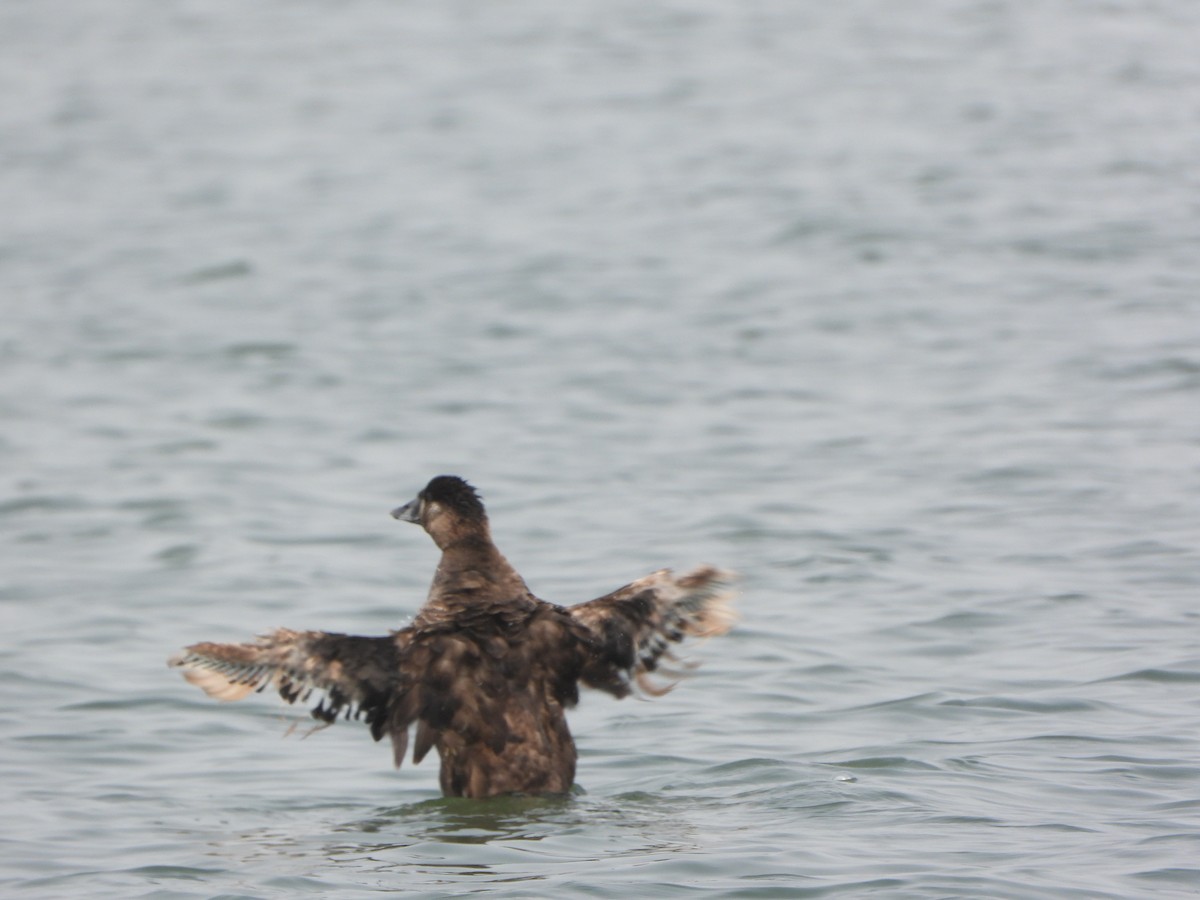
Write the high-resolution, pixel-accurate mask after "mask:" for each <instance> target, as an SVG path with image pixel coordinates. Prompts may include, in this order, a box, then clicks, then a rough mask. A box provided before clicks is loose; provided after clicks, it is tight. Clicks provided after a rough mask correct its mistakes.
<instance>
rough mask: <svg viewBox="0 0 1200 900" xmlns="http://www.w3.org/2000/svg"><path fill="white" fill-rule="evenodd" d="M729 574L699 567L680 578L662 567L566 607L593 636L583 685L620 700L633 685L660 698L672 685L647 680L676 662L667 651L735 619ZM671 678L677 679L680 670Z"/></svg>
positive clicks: (721, 628) (727, 625)
mask: <svg viewBox="0 0 1200 900" xmlns="http://www.w3.org/2000/svg"><path fill="white" fill-rule="evenodd" d="M733 582H734V575H733V573H732V572H729V571H726V570H723V569H718V568H715V567H713V566H701V567H700V568H698V569H694V570H693V571H691V572H689V573H687V574H686V575H682V576H675V575H674V574H673V573H672V572H671V570H670V569H662V570H660V571H658V572H654V573H653V574H651V575H647V576H646V577H645V578H640V579H638V580H637V581H635V582H633V583H631V584H627V585H625V587H623V588H620V589H618V590H616V591H613V592H612V593H611V594H607V595H605V596H604V597H600V598H598V599H596V600H591V601H589V602H587V603H581V604H579V605H578V606H573V607H571V608H570V609H569V612H570V614H571V617H572V618H573V619H574V620H575V621H576V622H579V623H580V624H582V625H584V626H585V627H586V628H587V629H588V630H589V631H590V632H591V634H592V636H593V639H594V641H595V650H594V652H593V653H592V656H591V659H590V660H589V662H588V664H587V665H586V666H585V667H584V670H583V675H582V677H583V681H584V683H585V684H587V685H588V686H589V687H594V688H599V689H601V690H605V691H608V692H609V693H612V694H615V695H616V696H618V697H623V696H625V695H627V694H629V693H630V690H631V688H630V685H631V683H632V684H636V685H637V686H638V688H640V689H641V690H642V691H644V692H645V693H647V694H651V695H655V696H657V695H661V694H664V693H666V692H667V691H669V690H670V689H671V685H667V686H665V687H664V686H658V685H655V684H654V683H653V682H652V681H651V680H650V679H649V678H648V677H647V676H648V675H649V674H650V673H651V672H653V671H655V670H656V669H657V668H658V667H659V662H660V660H663V659H666V660H668V661H675V662H678V660H677V659H676V658H675V657H674V656H673V655H672V654H671V653H670V652H669V647H670V645H671V644H673V643H679V642H681V641H683V640H684V639H685V638H689V637H694V638H710V637H715V636H717V635H721V634H725V633H726V632H727V631H729V629H730V628H732V627H733V624H734V622H735V621H737V614H736V612H734V609H733V606H732V601H733V591H732V586H733ZM670 674H673V675H678V674H679V673H678V672H672V673H670Z"/></svg>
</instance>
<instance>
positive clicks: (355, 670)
mask: <svg viewBox="0 0 1200 900" xmlns="http://www.w3.org/2000/svg"><path fill="white" fill-rule="evenodd" d="M407 640H408V635H407V634H406V632H404V631H401V632H397V633H396V634H393V635H390V636H389V637H355V636H352V635H345V634H330V633H327V632H323V631H292V630H291V629H287V628H280V629H278V630H276V631H273V632H271V633H269V634H264V635H262V636H260V637H259V638H258V639H257V640H256V641H255V642H253V643H245V644H214V643H201V644H193V645H192V646H190V647H187V648H185V649H184V650H182V651H181V652H180V653H178V654H176V655H175V656H173V657H172V658H171V660H170V662H169V665H171V666H174V667H177V668H180V669H182V670H183V677H184V678H186V679H187V680H188V681H189V682H191V683H192V684H194V685H196V686H197V687H199V688H200V689H201V690H203V691H204V692H205V693H206V694H208V695H209V696H210V697H215V698H216V699H218V700H224V701H233V700H241V699H242V698H244V697H246V696H248V695H249V694H250V693H252V692H255V691H263V690H266V689H267V688H268V687H270V688H274V689H275V690H277V691H278V692H279V696H281V697H282V698H283V699H284V700H285V701H286V702H288V703H296V702H297V701H299V702H301V703H306V702H307V701H308V700H309V699H310V697H311V696H312V695H313V693H314V692H320V693H321V694H322V695H323V696H322V697H321V698H320V700H319V702H318V703H317V705H316V707H314V708H313V709H312V711H311V714H312V716H313V718H315V719H319V720H321V721H322V722H325V723H329V724H331V723H333V722H334V721H336V720H337V718H338V716H339V715H345V717H346V718H352V717H353V718H363V717H365V719H366V721H367V724H368V725H369V726H370V728H371V734H372V736H373V737H374V738H375V740H379V739H380V738H382V737H383V735H384V734H387V733H389V732H390V733H391V734H392V738H393V742H396V739H397V733H396V732H397V729H396V727H395V726H396V725H398V723H397V722H396V721H395V717H393V716H392V715H391V712H392V708H393V707H394V706H396V705H397V704H396V698H397V697H398V696H400V695H403V694H404V693H405V690H406V677H405V675H404V674H403V672H402V671H401V669H402V667H401V663H402V661H403V658H404V651H405V649H406V645H407ZM400 705H405V704H400ZM409 721H411V720H409ZM407 724H408V723H405V726H404V728H403V729H402V730H401V735H400V736H401V737H403V738H405V739H407ZM397 750H398V756H399V757H402V756H403V753H404V750H403V748H397Z"/></svg>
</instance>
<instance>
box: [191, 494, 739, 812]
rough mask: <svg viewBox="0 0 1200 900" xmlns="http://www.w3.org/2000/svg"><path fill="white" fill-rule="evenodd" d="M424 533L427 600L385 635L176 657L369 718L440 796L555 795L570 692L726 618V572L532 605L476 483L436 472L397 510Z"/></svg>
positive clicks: (195, 668)
mask: <svg viewBox="0 0 1200 900" xmlns="http://www.w3.org/2000/svg"><path fill="white" fill-rule="evenodd" d="M393 515H394V516H395V517H396V518H398V519H401V520H403V521H409V522H415V523H418V524H420V525H421V526H422V527H423V528H424V529H425V530H426V531H427V532H428V533H429V535H430V537H432V538H433V540H434V542H435V543H436V544H437V545H438V547H439V548H440V549H441V551H442V558H441V560H440V562H439V563H438V567H437V571H436V573H435V574H434V577H433V584H432V586H431V587H430V590H429V597H428V599H427V601H426V603H425V605H424V606H423V607H422V608H421V610H420V611H419V612H418V613H417V616H416V618H415V619H414V620H413V623H412V624H411V625H410V626H408V627H407V628H403V629H401V630H400V631H397V632H395V633H394V634H392V635H390V636H388V637H353V636H350V635H342V634H329V633H325V632H319V631H306V632H298V631H290V630H288V629H279V630H277V631H274V632H271V633H270V634H267V635H263V636H262V637H260V638H259V639H258V640H257V641H256V642H254V643H249V644H211V643H203V644H194V645H192V646H191V647H188V648H187V649H186V650H184V651H183V652H181V653H180V654H178V655H177V656H175V657H173V658H172V660H171V665H173V666H179V667H181V668H182V669H183V674H184V676H185V677H186V678H187V679H188V681H190V682H192V683H193V684H196V685H197V686H199V687H201V688H203V689H204V690H205V691H206V692H207V693H208V694H210V695H211V696H213V697H216V698H217V699H220V700H239V699H241V698H242V697H244V696H246V695H247V694H249V693H251V692H252V691H261V690H264V689H265V688H267V687H268V686H270V687H273V688H275V689H276V690H278V691H279V694H280V696H282V697H283V699H284V700H286V701H287V702H288V703H294V702H297V701H300V702H306V701H308V700H309V698H310V695H312V694H313V693H314V692H316V691H320V692H321V693H322V694H323V695H324V696H323V698H322V699H321V700H320V702H319V703H318V704H317V706H316V707H315V708H314V709H313V710H312V715H313V716H314V717H315V718H317V719H318V720H320V721H322V722H326V723H332V722H334V721H335V720H336V719H337V718H338V716H339V715H345V717H347V718H350V717H353V718H363V719H365V720H366V722H367V724H368V725H369V727H370V729H371V734H372V735H373V736H374V738H375V740H380V739H381V738H382V737H383V736H384V735H388V736H389V737H390V738H391V741H392V747H393V752H394V758H395V763H396V765H397V766H399V765H400V764H401V762H402V761H403V759H404V757H405V755H406V753H407V750H408V744H409V731H410V729H411V728H412V726H414V725H415V726H416V731H415V736H414V739H413V761H414V762H420V761H421V759H422V758H424V757H425V755H426V754H427V753H428V752H429V751H430V749H433V748H436V749H437V751H438V755H439V756H440V757H441V778H440V780H441V787H442V791H443V793H445V794H446V795H447V796H463V797H491V796H495V795H497V794H506V793H562V792H565V791H568V790H569V789H570V787H571V784H572V782H573V781H574V778H575V759H576V755H575V744H574V742H573V741H572V739H571V733H570V731H569V730H568V728H567V720H566V715H565V710H566V709H567V708H569V707H571V706H573V705H574V704H575V703H576V702H577V701H578V699H579V684H580V683H582V684H584V685H586V686H588V687H592V688H598V689H600V690H603V691H607V692H608V693H610V694H613V695H615V696H617V697H624V696H626V695H627V694H629V693H630V691H631V690H632V689H633V686H634V685H636V686H638V687H640V688H641V689H642V690H643V691H645V692H646V693H652V694H658V693H663V692H664V689H662V688H656V687H655V686H654V685H652V684H651V683H650V682H649V681H648V680H647V679H646V675H647V674H648V673H649V672H652V671H654V670H655V668H656V667H657V665H658V662H659V660H660V658H662V657H663V656H664V654H667V647H668V645H669V644H670V643H673V642H677V641H681V640H683V639H684V638H685V637H687V636H695V637H710V636H713V635H718V634H723V633H724V632H726V631H728V630H729V628H730V626H731V625H732V624H733V619H734V616H733V613H732V611H731V609H730V607H729V596H730V595H729V590H728V588H729V584H730V581H731V576H730V575H729V573H727V572H722V571H720V570H718V569H714V568H711V567H702V568H699V569H696V570H695V571H693V572H691V573H689V574H687V575H684V576H682V577H678V578H677V577H675V576H674V575H672V574H671V572H670V571H669V570H666V569H664V570H662V571H659V572H655V573H654V574H652V575H648V576H646V577H645V578H642V579H639V580H638V581H635V582H633V583H632V584H629V585H626V586H625V587H623V588H621V589H619V590H617V591H614V592H613V593H611V594H608V595H606V596H604V597H600V598H599V599H596V600H592V601H590V602H588V603H582V604H580V605H578V606H574V607H570V608H565V607H561V606H556V605H554V604H551V603H546V602H544V601H542V600H539V599H537V598H536V597H535V596H534V595H533V594H532V593H531V592H530V591H529V588H528V587H527V586H526V585H525V582H524V580H523V579H522V578H521V576H520V575H518V574H517V572H516V570H515V569H513V567H512V566H511V565H510V564H509V562H508V560H506V559H505V558H504V556H503V555H502V554H501V553H500V551H499V550H498V549H496V546H495V544H494V543H493V542H492V538H491V532H490V529H489V527H488V521H487V514H486V512H485V511H484V508H483V504H482V502H481V501H480V500H479V497H478V495H477V494H476V493H475V491H474V489H473V488H472V487H471V486H470V485H468V484H467V483H466V482H465V481H463V480H462V479H461V478H457V477H455V476H449V475H441V476H438V477H437V478H435V479H433V480H432V481H431V482H430V483H429V484H428V485H427V486H426V487H425V489H424V490H422V491H421V493H420V494H419V495H418V496H417V498H416V499H415V500H413V501H412V502H411V503H408V504H406V505H404V506H402V507H400V508H399V509H397V510H395V511H394V512H393Z"/></svg>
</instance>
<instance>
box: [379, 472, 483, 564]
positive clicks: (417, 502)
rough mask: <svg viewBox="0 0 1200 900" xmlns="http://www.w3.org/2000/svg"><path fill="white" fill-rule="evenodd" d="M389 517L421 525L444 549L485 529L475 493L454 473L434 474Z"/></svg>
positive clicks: (476, 493) (479, 503) (480, 507)
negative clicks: (422, 487) (431, 478)
mask: <svg viewBox="0 0 1200 900" xmlns="http://www.w3.org/2000/svg"><path fill="white" fill-rule="evenodd" d="M392 517H393V518H395V519H399V520H400V521H401V522H413V523H414V524H417V525H420V526H421V527H422V528H424V529H425V531H426V532H428V534H429V536H430V537H431V538H433V541H434V543H436V544H437V545H438V546H439V547H441V548H443V549H445V548H446V547H448V546H449V545H450V544H453V543H455V542H456V541H457V540H459V539H461V538H463V537H466V536H468V535H472V536H478V535H479V534H480V532H483V533H484V534H486V533H487V529H488V524H487V513H486V512H485V511H484V508H483V501H481V500H480V499H479V494H478V492H476V490H475V488H473V487H471V485H469V484H467V482H466V481H464V480H463V479H461V478H459V477H458V476H457V475H439V476H437V477H436V478H434V479H433V480H432V481H430V482H429V484H427V485H425V487H424V489H422V491H421V492H420V493H419V494H417V496H416V497H415V498H414V499H412V500H410V501H409V502H408V503H405V504H404V505H403V506H400V507H397V508H396V509H393V510H392Z"/></svg>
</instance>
